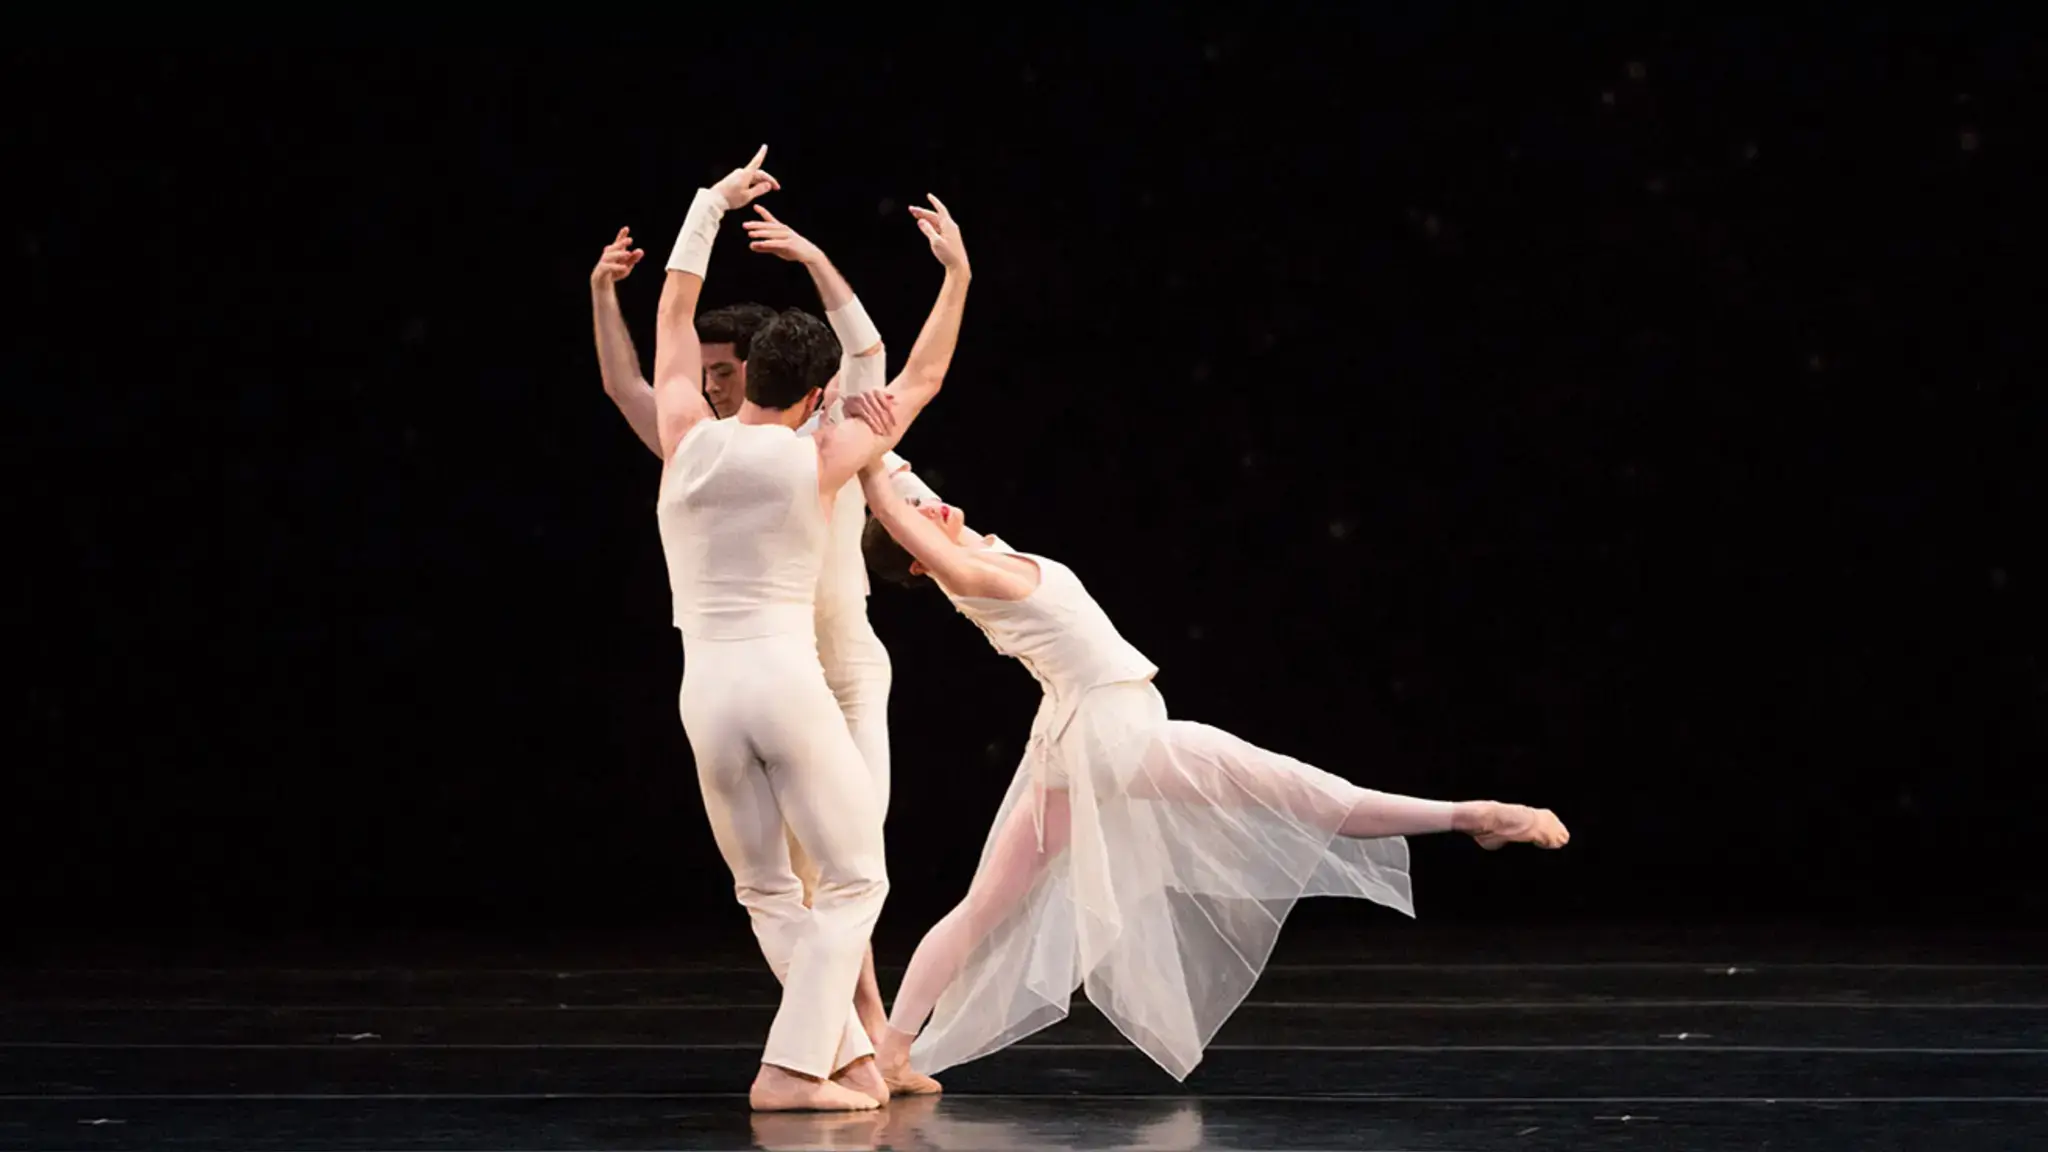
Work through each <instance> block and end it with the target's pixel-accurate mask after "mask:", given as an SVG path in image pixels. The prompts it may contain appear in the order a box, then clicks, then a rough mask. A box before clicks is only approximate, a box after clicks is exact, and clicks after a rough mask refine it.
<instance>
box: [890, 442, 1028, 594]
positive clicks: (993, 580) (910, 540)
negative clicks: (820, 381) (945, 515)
mask: <svg viewBox="0 0 2048 1152" xmlns="http://www.w3.org/2000/svg"><path fill="white" fill-rule="evenodd" d="M890 480H891V478H890V476H889V466H888V465H887V464H884V463H882V462H881V461H879V460H877V461H875V462H874V463H872V464H869V465H868V466H867V467H865V468H863V469H861V472H860V483H861V490H862V491H863V492H864V493H866V495H867V499H868V508H869V510H870V511H872V512H873V513H874V516H875V519H876V520H879V521H881V524H882V528H883V529H884V530H885V531H887V532H888V533H889V535H890V536H892V537H894V538H895V540H896V542H897V543H898V544H901V545H903V550H904V551H905V552H908V553H910V556H911V559H913V560H916V561H917V562H918V564H919V565H920V566H922V567H923V568H924V570H925V571H927V572H930V573H931V574H932V575H933V576H934V577H935V578H937V580H938V581H939V583H941V584H944V585H945V586H946V589H947V590H948V591H950V592H952V593H953V594H954V595H955V596H975V597H983V598H986V599H991V600H1022V599H1023V598H1024V597H1026V596H1029V595H1031V589H1032V582H1031V581H1029V580H1027V579H1025V578H1024V577H1022V576H1019V575H1018V574H1017V573H1015V572H1011V571H1009V570H1008V569H1005V568H1000V567H998V566H996V565H994V564H991V563H989V562H988V561H986V560H984V559H982V558H980V557H979V556H977V555H975V554H974V553H973V552H970V551H968V550H967V549H965V548H962V547H961V546H960V545H958V544H955V543H954V542H953V541H952V540H951V539H949V538H948V537H947V536H946V533H945V531H944V530H943V529H941V528H940V527H939V526H938V525H937V524H934V523H932V522H931V521H930V520H927V519H926V518H925V516H924V514H923V513H922V512H920V511H918V510H917V508H916V507H914V506H912V505H911V504H909V503H908V502H906V501H905V500H904V499H903V498H902V497H901V496H900V495H898V494H897V493H896V491H895V489H894V488H893V487H892V485H891V482H890Z"/></svg>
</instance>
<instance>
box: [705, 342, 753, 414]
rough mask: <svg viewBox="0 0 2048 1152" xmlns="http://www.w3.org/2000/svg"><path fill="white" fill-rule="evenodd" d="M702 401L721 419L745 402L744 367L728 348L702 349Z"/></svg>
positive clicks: (723, 346) (738, 408)
mask: <svg viewBox="0 0 2048 1152" xmlns="http://www.w3.org/2000/svg"><path fill="white" fill-rule="evenodd" d="M704 398H705V399H706V400H709V401H711V410H712V411H713V412H716V413H718V416H719V418H720V419H724V418H725V417H727V416H730V415H732V414H733V413H735V412H738V411H739V410H740V401H742V400H744V399H746V398H747V364H746V361H744V360H741V359H740V358H739V357H737V356H735V355H733V350H732V345H730V344H706V345H704Z"/></svg>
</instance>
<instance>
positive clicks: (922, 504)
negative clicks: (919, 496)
mask: <svg viewBox="0 0 2048 1152" xmlns="http://www.w3.org/2000/svg"><path fill="white" fill-rule="evenodd" d="M911 504H912V505H914V506H915V507H916V508H917V513H918V515H920V516H923V517H924V518H925V519H927V520H929V521H931V522H932V523H934V524H937V525H938V526H939V531H941V532H944V533H945V534H946V539H948V540H951V541H952V542H953V543H955V544H958V543H959V542H960V529H961V528H962V527H964V526H965V525H966V523H967V519H966V517H964V516H962V515H961V514H960V510H959V509H958V508H955V507H953V506H952V505H951V504H941V503H940V502H938V501H937V500H912V501H911Z"/></svg>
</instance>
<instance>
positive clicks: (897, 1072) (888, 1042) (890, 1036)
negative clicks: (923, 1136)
mask: <svg viewBox="0 0 2048 1152" xmlns="http://www.w3.org/2000/svg"><path fill="white" fill-rule="evenodd" d="M912 1039H913V1037H912V1036H911V1035H910V1033H908V1032H898V1031H897V1030H895V1029H894V1028H884V1029H883V1030H882V1039H881V1042H880V1043H877V1044H876V1045H875V1065H876V1067H878V1068H880V1069H881V1072H882V1079H883V1081H884V1082H886V1083H887V1084H888V1085H889V1091H891V1092H893V1093H895V1094H896V1095H898V1096H936V1095H938V1094H939V1093H940V1092H942V1091H944V1089H943V1088H942V1087H940V1085H939V1082H938V1081H937V1080H934V1079H932V1078H931V1077H929V1076H926V1075H925V1074H924V1073H922V1072H917V1071H914V1070H912V1068H911V1067H910V1041H911V1040H912Z"/></svg>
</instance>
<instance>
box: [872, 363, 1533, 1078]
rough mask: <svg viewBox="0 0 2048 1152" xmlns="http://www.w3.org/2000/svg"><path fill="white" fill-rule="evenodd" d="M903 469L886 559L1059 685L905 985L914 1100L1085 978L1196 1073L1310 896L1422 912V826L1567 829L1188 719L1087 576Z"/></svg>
mask: <svg viewBox="0 0 2048 1152" xmlns="http://www.w3.org/2000/svg"><path fill="white" fill-rule="evenodd" d="M887 403H888V401H887V400H886V398H872V399H867V400H862V401H858V402H856V406H860V405H867V404H883V405H886V404H887ZM892 479H893V478H892V477H891V476H890V475H889V472H888V469H887V467H886V466H885V465H883V464H881V463H880V462H877V463H876V464H873V465H870V466H868V467H866V468H865V469H863V471H862V473H861V480H862V483H863V484H864V485H865V486H866V489H867V493H868V503H869V507H870V508H871V509H872V510H873V513H874V518H873V519H872V520H871V521H870V522H869V524H868V526H867V529H866V534H865V540H864V542H863V550H864V552H865V554H866V558H867V561H868V565H869V571H870V572H871V574H872V575H874V576H875V577H876V578H878V579H885V580H890V581H892V582H896V583H913V584H914V583H917V582H919V579H920V578H921V577H929V578H930V579H931V580H932V581H933V582H934V583H936V584H937V585H938V587H939V589H940V590H941V591H942V592H944V593H945V595H946V597H947V598H948V599H949V600H951V601H952V603H953V605H954V607H955V608H956V609H958V610H959V612H960V614H961V615H963V616H965V617H967V619H969V620H970V621H972V622H973V623H974V624H975V625H976V626H977V627H979V628H980V629H981V630H982V632H983V633H984V634H985V635H986V636H987V637H988V640H989V642H990V643H991V644H992V645H993V646H994V647H995V649H996V650H997V651H998V652H1001V653H1003V654H1004V655H1007V656H1012V657H1015V658H1016V659H1017V660H1018V661H1019V662H1021V663H1022V664H1023V665H1024V667H1025V668H1026V669H1027V670H1029V671H1030V673H1031V675H1032V676H1033V678H1035V679H1036V680H1037V681H1038V683H1039V685H1040V687H1041V688H1042V689H1043V692H1044V698H1043V700H1042V701H1041V703H1040V705H1039V709H1038V716H1037V718H1036V720H1035V721H1034V722H1033V724H1032V729H1031V738H1030V743H1029V745H1028V747H1027V749H1026V751H1025V753H1024V758H1023V763H1022V764H1021V765H1020V766H1019V768H1018V770H1017V773H1016V775H1015V777H1014V778H1013V779H1012V781H1011V785H1010V789H1009V793H1008V795H1007V796H1006V797H1005V798H1004V800H1003V803H1002V806H1001V808H1000V810H999V812H998V814H997V816H996V820H995V824H994V826H993V828H992V829H991V832H990V834H989V838H988V840H987V842H986V844H985V846H984V848H983V850H982V856H981V862H980V865H979V867H978V868H977V870H976V872H975V875H974V879H973V881H972V883H971V884H970V886H969V888H968V892H967V897H966V899H965V900H963V901H962V902H961V903H960V905H959V906H958V907H956V908H954V909H953V910H952V911H951V912H949V913H948V914H947V915H946V916H945V917H944V918H943V919H941V920H940V921H939V922H938V924H937V925H935V926H934V927H933V928H932V929H931V931H929V932H928V933H926V934H925V937H924V939H923V941H922V942H920V943H919V944H918V947H917V951H916V953H915V954H914V955H913V956H912V958H911V961H910V968H909V970H908V971H906V972H905V973H904V976H903V982H902V984H901V985H900V986H899V988H898V989H897V993H896V1002H895V1004H894V1006H893V1007H892V1009H891V1012H890V1017H889V1027H888V1030H887V1031H886V1032H885V1033H884V1036H883V1039H882V1041H881V1042H880V1043H878V1044H877V1045H876V1048H877V1054H876V1055H877V1061H878V1063H879V1064H880V1065H881V1070H882V1075H883V1078H884V1079H885V1080H886V1081H887V1082H888V1084H889V1088H890V1090H891V1091H892V1092H896V1093H903V1094H920V1093H930V1092H936V1091H938V1090H939V1084H938V1082H937V1081H936V1080H933V1079H932V1078H931V1077H930V1076H929V1075H926V1073H931V1072H938V1071H943V1070H944V1069H946V1068H948V1067H950V1066H952V1065H954V1064H959V1063H962V1062H964V1061H967V1060H973V1059H977V1058H979V1057H981V1056H985V1055H987V1054H988V1053H990V1052H993V1051H996V1050H997V1049H1000V1048H1002V1047H1004V1046H1006V1045H1009V1044H1012V1043H1014V1042H1016V1041H1017V1040H1019V1039H1021V1038H1023V1037H1025V1036H1028V1035H1030V1034H1031V1033H1033V1032H1036V1031H1037V1030H1039V1029H1040V1028H1043V1027H1045V1026H1047V1025H1049V1024H1051V1023H1053V1022H1055V1021H1057V1020H1059V1019H1061V1018H1063V1017H1064V1016H1065V1015H1066V1014H1067V1009H1068V1004H1069V1002H1070V1000H1071V997H1072V994H1073V992H1074V990H1075V989H1077V988H1081V989H1085V991H1086V993H1087V996H1088V998H1089V1000H1090V1001H1092V1002H1093V1003H1094V1004H1095V1006H1096V1007H1097V1008H1099V1009H1101V1011H1102V1013H1103V1014H1104V1015H1105V1016H1107V1017H1109V1019H1110V1020H1112V1021H1113V1022H1114V1023H1115V1024H1116V1025H1117V1027H1118V1028H1119V1029H1120V1030H1121V1031H1122V1032H1123V1033H1124V1035H1125V1036H1126V1037H1128V1038H1129V1039H1130V1040H1131V1042H1132V1043H1133V1044H1135V1045H1137V1046H1138V1047H1139V1048H1140V1049H1142V1050H1143V1051H1144V1052H1145V1053H1146V1055H1148V1056H1150V1057H1152V1059H1153V1060H1155V1061H1156V1062H1158V1064H1159V1065H1160V1066H1161V1067H1162V1068H1164V1069H1166V1071H1167V1072H1168V1073H1169V1074H1171V1075H1172V1076H1173V1077H1174V1078H1175V1079H1177V1080H1178V1079H1185V1078H1186V1077H1187V1075H1188V1074H1189V1073H1190V1072H1191V1071H1193V1069H1194V1067H1195V1065H1196V1064H1197V1063H1198V1062H1199V1061H1200V1060H1201V1057H1202V1051H1203V1049H1204V1048H1205V1047H1206V1046H1207V1045H1208V1043H1209V1041H1210V1039H1211V1038H1212V1037H1214V1035H1215V1034H1216V1030H1217V1029H1218V1028H1219V1027H1221V1026H1222V1024H1223V1022H1224V1020H1225V1019H1227V1018H1228V1017H1229V1015H1230V1013H1231V1012H1232V1011H1234V1010H1235V1009H1236V1007H1237V1005H1238V1004H1239V1003H1240V1002H1241V1001H1243V999H1244V997H1245V996H1246V995H1247V994H1248V993H1249V992H1250V991H1251V988H1252V985H1253V984H1254V983H1255V982H1256V981H1257V979H1258V975H1259V972H1260V970H1261V969H1262V968H1263V967H1264V966H1265V963H1266V959H1267V957H1268V956H1269V955H1270V953H1271V951H1272V948H1273V944H1274V941H1275V940H1276V939H1277V938H1278V935H1279V931H1280V925H1281V923H1282V922H1283V921H1284V920H1285V919H1286V916H1287V913H1288V911H1289V910H1290V909H1291V908H1292V906H1293V904H1294V902H1295V901H1296V900H1297V899H1299V898H1301V897H1304V896H1350V897H1361V898H1364V899H1368V900H1372V901H1374V902H1376V903H1379V904H1382V905H1385V906H1387V907H1390V908H1393V909H1396V910H1397V911H1400V912H1402V913H1404V914H1406V915H1409V916H1413V915H1414V914H1415V913H1414V905H1413V903H1412V900H1411V896H1410V889H1409V879H1408V848H1407V842H1406V841H1405V840H1403V839H1402V837H1404V836H1411V835H1421V834H1424V833H1433V832H1451V831H1457V832H1464V833H1467V834H1468V835H1471V836H1472V837H1474V838H1475V839H1476V840H1477V841H1478V842H1479V844H1480V846H1481V847H1484V848H1487V849H1495V848H1499V847H1501V846H1502V845H1504V844H1508V843H1514V842H1523V843H1530V844H1535V845H1538V846H1540V847H1544V848H1559V847H1562V846H1563V845H1564V844H1565V842H1566V840H1567V838H1568V837H1567V833H1566V831H1565V828H1564V825H1563V824H1562V823H1560V822H1559V821H1558V819H1557V817H1556V816H1555V815H1553V814H1552V813H1551V812H1549V811H1548V810H1546V809H1538V808H1528V807H1523V806H1521V805H1517V804H1500V803H1495V802H1492V801H1468V802H1462V803H1448V802H1444V801H1437V800H1419V799H1415V798H1412V797H1407V796H1396V795H1390V794H1387V793H1383V792H1374V791H1371V790H1368V789H1365V788H1360V787H1358V786H1357V785H1355V784H1352V783H1350V782H1349V781H1347V780H1343V779H1341V778H1339V777H1337V776H1334V775H1331V774H1330V773H1328V772H1325V771H1322V770H1321V769H1318V768H1314V767H1311V766H1310V765H1308V764H1304V763H1302V762H1300V761H1298V760H1294V759H1290V758H1288V757H1286V756H1282V755H1279V754H1277V753H1273V752H1268V751H1266V750H1265V749H1262V748H1258V747H1255V746H1253V745H1251V744H1249V743H1246V742H1245V741H1243V740H1240V739H1238V738H1237V737H1235V736H1232V735H1230V734H1229V733H1227V732H1223V731H1221V730H1219V729H1216V728H1211V727H1209V726H1207V725H1203V724H1195V723H1190V722H1188V721H1184V720H1170V719H1168V718H1167V713H1166V704H1165V701H1164V700H1163V699H1162V698H1161V697H1160V695H1159V692H1158V691H1157V689H1155V688H1154V687H1153V685H1152V677H1153V675H1154V674H1155V673H1156V671H1157V669H1156V668H1155V667H1154V666H1153V664H1152V662H1151V661H1150V660H1148V659H1146V658H1145V656H1144V655H1143V654H1141V653H1140V652H1139V651H1138V650H1137V649H1136V648H1134V647H1132V646H1131V644H1130V643H1129V642H1127V641H1126V640H1125V639H1124V638H1123V637H1122V636H1120V635H1119V634H1118V633H1117V630H1116V628H1115V626H1114V625H1112V624H1111V623H1110V621H1109V618H1108V616H1106V615H1105V614H1104V613H1103V611H1102V609H1101V607H1100V606H1099V605H1097V604H1096V602H1095V600H1094V599H1093V598H1092V597H1090V596H1089V594H1088V592H1087V590H1086V589H1085V588H1083V587H1082V585H1081V582H1080V580H1079V579H1078V578H1077V577H1076V576H1075V575H1074V573H1073V571H1072V570H1071V569H1068V568H1067V567H1066V566H1065V565H1062V564H1060V563H1058V562H1056V561H1053V560H1050V559H1047V558H1046V557H1043V556H1036V555H1031V554H1028V553H1023V552H1018V551H1016V550H1014V549H1012V548H1011V547H1009V546H1008V545H1007V544H1005V543H1004V542H1003V541H1001V540H1000V539H997V538H996V537H994V536H982V535H979V534H977V533H975V532H973V531H971V530H969V529H968V527H967V525H966V523H965V520H964V517H963V516H962V513H961V512H960V510H959V509H958V508H954V507H951V506H948V505H946V504H943V503H939V502H937V501H936V500H930V499H922V500H918V499H912V500H905V499H902V498H900V497H893V493H892V488H891V484H892ZM927 1015H929V1016H930V1017H931V1023H930V1024H929V1025H928V1026H926V1025H925V1021H926V1017H927ZM913 1069H915V1070H913Z"/></svg>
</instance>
